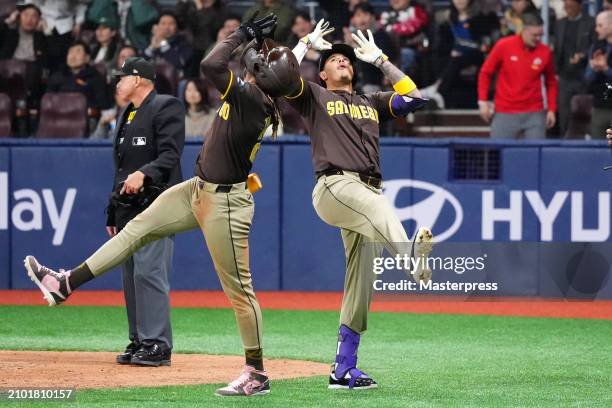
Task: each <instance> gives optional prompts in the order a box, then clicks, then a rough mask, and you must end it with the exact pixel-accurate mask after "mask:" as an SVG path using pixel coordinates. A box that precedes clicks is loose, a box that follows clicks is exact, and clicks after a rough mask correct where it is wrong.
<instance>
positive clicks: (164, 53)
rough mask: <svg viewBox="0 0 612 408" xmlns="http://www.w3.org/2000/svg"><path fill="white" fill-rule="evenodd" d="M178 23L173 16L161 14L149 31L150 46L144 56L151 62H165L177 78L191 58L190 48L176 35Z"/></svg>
mask: <svg viewBox="0 0 612 408" xmlns="http://www.w3.org/2000/svg"><path fill="white" fill-rule="evenodd" d="M177 30H178V23H177V20H176V17H175V16H174V14H172V13H170V12H165V13H162V15H161V16H160V17H159V21H158V22H157V24H155V25H154V26H153V29H152V30H151V33H152V35H151V44H150V45H149V46H148V47H147V49H145V51H144V55H145V56H146V58H147V59H149V60H153V61H160V60H161V61H166V62H168V63H169V64H170V65H172V66H174V68H175V69H176V71H177V72H178V73H179V76H182V74H183V69H184V68H185V65H186V64H187V62H188V61H189V58H190V57H191V51H192V48H191V46H190V45H189V44H188V43H187V41H186V40H185V38H184V37H183V36H182V35H178V34H177Z"/></svg>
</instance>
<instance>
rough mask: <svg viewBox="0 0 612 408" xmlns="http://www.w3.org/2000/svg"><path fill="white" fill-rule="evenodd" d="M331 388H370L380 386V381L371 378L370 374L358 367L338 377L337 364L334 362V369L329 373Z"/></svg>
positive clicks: (329, 386)
mask: <svg viewBox="0 0 612 408" xmlns="http://www.w3.org/2000/svg"><path fill="white" fill-rule="evenodd" d="M327 388H329V389H331V390H340V389H344V390H369V389H372V388H378V383H377V382H376V381H374V380H373V379H371V378H370V376H369V375H367V374H366V373H364V372H363V371H361V370H359V369H357V368H351V369H349V370H347V371H346V373H345V374H344V375H343V376H342V377H340V378H338V377H336V369H335V364H332V371H331V374H330V375H329V385H328V386H327Z"/></svg>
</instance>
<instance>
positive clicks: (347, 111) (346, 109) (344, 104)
mask: <svg viewBox="0 0 612 408" xmlns="http://www.w3.org/2000/svg"><path fill="white" fill-rule="evenodd" d="M342 107H343V108H344V112H342V113H346V114H347V115H348V114H349V107H348V106H347V105H346V103H344V102H342Z"/></svg>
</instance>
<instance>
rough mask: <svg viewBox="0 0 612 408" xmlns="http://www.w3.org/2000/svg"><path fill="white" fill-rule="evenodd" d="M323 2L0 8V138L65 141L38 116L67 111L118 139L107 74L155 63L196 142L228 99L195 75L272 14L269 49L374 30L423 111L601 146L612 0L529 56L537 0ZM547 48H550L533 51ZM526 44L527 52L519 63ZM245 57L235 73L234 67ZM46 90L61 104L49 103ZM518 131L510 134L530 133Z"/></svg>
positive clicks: (373, 85) (140, 0) (52, 2)
mask: <svg viewBox="0 0 612 408" xmlns="http://www.w3.org/2000/svg"><path fill="white" fill-rule="evenodd" d="M247 3H248V2H247ZM318 3H319V4H318V6H316V7H312V2H303V1H299V0H297V1H281V0H256V1H253V2H252V5H251V6H250V7H248V8H247V7H245V5H244V4H245V2H231V1H224V0H178V1H177V2H176V3H174V4H172V3H171V4H172V6H171V7H168V2H162V1H161V0H160V3H159V4H158V3H157V2H156V0H25V1H19V2H16V1H15V0H0V117H8V118H9V120H10V121H9V123H10V125H8V130H6V129H7V126H6V124H5V125H4V126H3V124H2V123H4V122H6V121H4V122H3V120H2V119H0V133H1V134H0V136H1V137H4V136H9V135H11V136H14V137H61V136H64V135H60V134H51V135H50V134H47V133H45V129H47V128H48V127H46V126H44V124H42V123H41V121H42V120H43V118H44V117H47V116H45V115H44V112H42V111H43V110H44V109H47V108H50V109H52V110H53V109H55V110H57V111H59V113H57V112H56V113H54V114H55V115H56V116H53V114H51V116H50V117H52V118H56V119H54V120H60V119H62V118H63V119H62V120H66V117H67V118H70V116H71V115H85V116H86V119H85V126H86V128H85V129H81V131H80V133H79V132H78V131H76V132H75V133H76V134H77V135H78V134H81V137H91V138H96V139H105V138H110V137H112V134H113V132H112V130H113V128H114V123H115V120H116V118H117V116H118V114H119V112H120V111H121V109H122V108H123V107H125V106H126V103H127V102H126V101H123V100H120V98H119V97H118V96H117V95H115V91H114V90H115V80H114V78H113V77H112V75H111V71H112V70H113V69H114V68H118V67H120V66H121V65H122V64H123V61H124V60H125V59H126V58H128V57H130V56H135V55H138V56H142V57H144V58H146V59H149V60H151V61H153V62H154V63H155V65H156V74H157V81H156V87H157V90H158V92H161V93H171V94H174V95H177V96H178V97H180V98H182V100H183V101H184V103H185V107H186V118H185V121H186V129H187V136H188V137H198V138H202V137H204V136H205V134H206V132H207V131H208V129H209V127H210V123H211V121H212V120H213V118H214V116H215V112H216V109H217V108H218V106H219V105H220V100H219V94H218V91H216V89H215V88H214V86H212V84H211V83H210V82H209V81H207V78H205V77H204V76H203V75H202V74H201V73H200V70H199V63H200V61H201V59H202V58H203V57H204V56H205V55H206V54H207V53H208V52H209V51H210V50H211V49H212V47H213V46H214V45H215V44H216V42H218V41H221V40H223V39H224V38H226V37H227V36H228V35H229V34H230V33H231V32H233V31H234V30H236V29H237V28H238V27H239V26H240V24H241V22H242V21H244V20H247V19H249V18H251V17H252V16H253V15H254V14H255V13H259V14H258V15H259V16H262V15H266V14H268V13H270V12H273V13H275V14H276V15H277V17H278V26H277V28H276V31H275V33H274V39H275V41H277V42H278V43H280V44H283V45H287V46H289V47H293V46H294V45H295V44H296V43H297V41H298V40H299V39H300V38H301V37H303V36H304V35H306V34H308V33H309V32H310V31H311V30H312V29H313V28H314V22H316V21H317V20H318V19H319V18H326V19H327V20H329V21H330V23H331V24H332V26H334V27H336V30H335V32H334V33H333V34H332V35H333V39H331V38H330V40H333V41H337V42H346V43H349V44H352V45H353V39H352V37H351V34H352V33H354V32H356V31H357V30H367V29H371V30H372V32H373V34H374V38H375V42H376V44H377V45H378V46H379V47H380V48H381V49H382V50H383V52H384V53H385V54H386V55H388V56H389V58H390V60H391V61H392V62H394V63H395V64H396V65H397V66H398V67H400V68H401V69H402V70H403V71H404V72H406V73H407V74H409V75H410V76H411V77H412V78H413V79H414V81H415V82H416V83H417V84H418V85H419V88H421V89H422V92H423V94H424V96H425V97H427V98H429V99H431V101H430V103H429V104H428V106H427V109H432V110H434V109H438V110H444V109H473V110H475V109H480V116H481V117H482V118H483V125H484V122H488V121H490V120H491V118H492V117H494V112H495V113H500V116H501V114H505V113H509V114H518V113H521V114H523V113H531V112H532V110H533V109H539V111H538V112H540V113H542V114H543V115H544V117H543V118H544V119H543V120H544V124H545V125H546V126H545V128H548V130H543V131H541V132H540V131H538V132H539V133H538V135H540V137H545V136H546V133H548V137H561V138H565V137H572V138H585V137H586V138H589V137H591V138H604V135H605V128H606V127H608V125H609V124H610V118H612V97H611V98H610V99H605V98H604V93H605V90H606V83H607V81H609V80H612V61H611V58H612V11H608V10H612V0H604V1H603V3H602V5H601V8H602V10H601V12H599V13H598V14H597V15H596V16H591V15H589V13H588V9H587V4H586V2H584V4H583V2H582V1H581V0H551V3H550V5H551V7H550V9H549V10H550V15H549V16H548V20H549V27H550V29H549V31H548V32H547V33H544V32H541V33H540V32H539V31H538V33H539V34H538V33H536V34H535V37H534V38H535V41H536V42H537V44H535V45H534V46H533V47H531V46H529V44H528V41H530V40H529V38H528V36H526V34H525V35H524V33H525V30H526V27H525V21H531V23H529V24H531V25H534V24H535V25H536V26H537V25H538V24H540V25H541V24H542V22H541V20H540V17H539V16H540V14H541V12H540V9H539V8H538V6H541V1H540V2H536V3H534V1H533V0H450V1H449V3H448V4H446V5H444V6H441V5H440V4H439V3H435V4H434V3H433V2H432V1H431V0H389V1H372V2H368V1H363V0H338V1H320V2H318ZM526 16H527V18H526ZM529 16H538V18H537V19H536V20H533V19H531V20H530V17H529ZM534 33H535V31H534ZM546 38H547V39H548V41H547V44H548V45H544V44H540V43H539V42H540V41H542V39H546ZM526 41H527V42H526ZM517 47H518V48H517ZM520 47H524V48H525V49H524V54H521V53H518V54H517V52H518V51H517V50H518V49H519V48H520ZM542 47H543V48H542ZM521 52H523V51H521ZM519 54H520V56H519ZM536 54H537V56H536V57H533V60H529V61H527V62H526V63H525V64H523V65H524V68H520V69H519V71H520V70H525V75H522V74H521V75H519V76H518V77H519V79H518V80H517V78H516V77H513V74H512V73H513V72H518V71H516V69H515V68H516V67H517V66H519V65H518V62H521V63H522V62H525V61H526V60H527V59H529V58H532V57H531V55H536ZM548 55H550V56H551V58H550V63H548V57H547V56H548ZM238 58H239V55H238V54H237V56H236V58H235V59H234V61H232V64H230V68H233V69H236V70H240V62H239V61H238ZM318 58H319V54H318V52H316V51H314V50H311V51H309V52H308V54H307V55H306V57H305V58H304V61H303V63H302V66H301V70H302V76H303V77H304V78H305V79H308V80H311V81H318ZM519 60H520V61H519ZM515 62H516V63H517V64H514V63H515ZM483 64H484V65H483ZM523 65H522V66H523ZM483 66H484V68H483V69H482V70H481V67H483ZM530 70H533V72H532V71H530ZM355 71H356V73H357V78H358V82H357V88H358V89H359V90H360V91H363V92H374V91H378V90H390V89H391V87H390V84H389V83H388V81H387V80H386V79H385V77H384V76H383V75H382V73H381V72H380V70H378V69H376V68H375V67H374V66H372V65H369V64H365V63H363V62H361V61H357V62H356V66H355ZM521 72H522V71H521ZM534 72H536V74H534ZM504 76H505V78H504ZM527 77H529V78H530V79H525V78H527ZM520 78H523V79H525V81H522V80H521V79H520ZM496 79H497V81H498V82H497V84H496V82H495V81H496ZM512 87H513V88H512ZM521 87H527V88H528V89H525V88H521ZM510 88H512V89H510ZM509 89H510V90H509ZM3 94H5V95H3ZM49 94H54V95H53V98H54V99H53V101H54V102H53V103H51V102H50V101H51V99H50V98H51V97H50V96H49ZM55 94H60V95H59V96H57V95H55ZM61 94H66V95H68V96H69V97H67V98H64V99H62V97H61ZM75 94H81V95H83V96H84V98H81V97H79V98H76V97H73V96H74V95H75ZM516 95H519V97H518V98H517V96H516ZM493 97H494V98H495V99H493ZM494 100H495V102H497V104H499V105H500V106H495V105H496V104H494V103H493V101H494ZM81 101H84V102H81ZM79 103H80V104H81V105H79ZM83 104H84V106H83ZM77 105H78V106H77ZM280 106H281V108H282V111H283V124H284V132H285V133H292V134H295V133H298V134H299V133H306V129H305V127H304V125H303V122H302V121H301V119H300V118H299V116H298V115H297V114H296V113H295V112H293V111H292V110H291V108H290V107H288V105H286V104H282V103H281V104H280ZM62 115H64V116H62ZM581 115H582V116H581ZM58 118H60V119H58ZM512 118H513V117H510V119H511V121H513V119H512ZM585 118H586V119H585ZM532 119H533V118H532V117H530V119H529V120H532ZM401 120H403V118H402V119H400V120H398V121H396V122H395V123H391V124H387V125H385V124H381V126H385V127H384V129H383V132H382V134H386V135H401V136H411V130H410V128H409V127H408V128H407V127H406V126H402V125H401V124H400V123H399V122H400V121H401ZM581 120H582V122H580V121H581ZM585 120H586V123H587V124H586V125H585V124H584V122H585ZM68 122H70V120H68ZM500 123H501V122H498V124H497V125H499V124H500ZM580 123H582V126H578V125H579V124H580ZM577 124H578V125H577ZM504 126H505V125H504ZM492 127H495V126H492ZM498 127H499V126H498ZM66 133H70V132H66ZM520 133H521V132H519V133H518V134H517V135H516V137H524V136H525V134H527V133H529V132H528V131H526V130H525V131H524V132H523V133H524V134H520ZM511 137H515V136H514V135H512V136H511ZM536 137H537V136H536Z"/></svg>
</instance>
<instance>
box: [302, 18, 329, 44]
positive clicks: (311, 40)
mask: <svg viewBox="0 0 612 408" xmlns="http://www.w3.org/2000/svg"><path fill="white" fill-rule="evenodd" d="M334 30H335V29H334V27H332V28H329V21H325V20H324V19H320V20H319V22H318V23H317V26H316V27H315V28H314V30H312V32H311V33H309V34H308V35H306V36H304V37H302V38H301V39H300V41H302V42H303V43H305V44H306V45H307V46H308V47H312V48H314V49H315V50H317V51H324V50H331V48H332V45H331V44H330V43H329V41H327V40H326V39H325V38H323V37H325V36H326V35H328V34H331V33H333V32H334Z"/></svg>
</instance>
